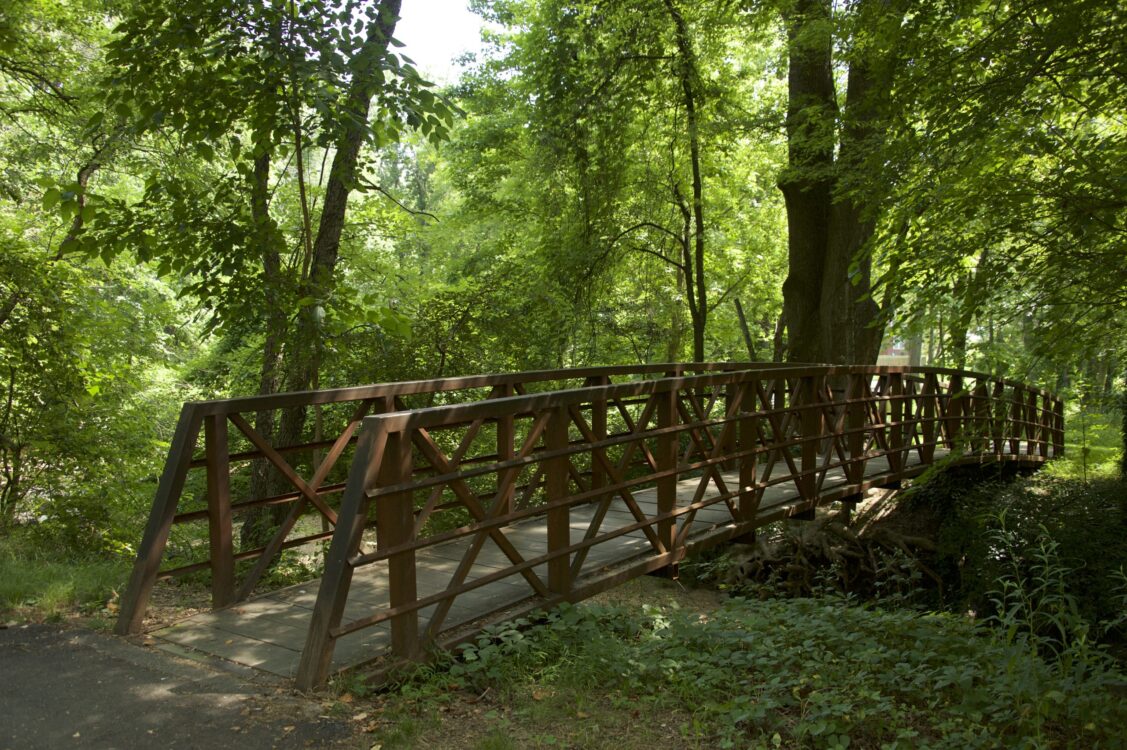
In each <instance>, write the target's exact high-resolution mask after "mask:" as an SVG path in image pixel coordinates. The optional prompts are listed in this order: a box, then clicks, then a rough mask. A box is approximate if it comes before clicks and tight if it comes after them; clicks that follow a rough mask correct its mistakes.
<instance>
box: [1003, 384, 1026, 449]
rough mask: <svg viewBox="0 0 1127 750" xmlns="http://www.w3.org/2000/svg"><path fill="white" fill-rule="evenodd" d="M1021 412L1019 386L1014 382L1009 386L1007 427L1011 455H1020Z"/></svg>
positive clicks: (1022, 410) (1022, 408)
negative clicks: (1008, 418) (1008, 419)
mask: <svg viewBox="0 0 1127 750" xmlns="http://www.w3.org/2000/svg"><path fill="white" fill-rule="evenodd" d="M1023 413H1024V407H1023V406H1022V395H1021V386H1020V385H1017V384H1016V383H1015V384H1014V385H1012V386H1010V421H1009V427H1008V428H1007V432H1008V433H1009V438H1010V454H1011V455H1013V456H1020V455H1021V415H1022V414H1023Z"/></svg>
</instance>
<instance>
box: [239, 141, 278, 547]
mask: <svg viewBox="0 0 1127 750" xmlns="http://www.w3.org/2000/svg"><path fill="white" fill-rule="evenodd" d="M270 163H271V155H270V153H269V152H267V153H263V154H262V155H260V156H258V157H257V158H256V159H255V160H254V177H253V181H252V183H251V202H250V204H251V220H252V222H253V224H254V234H255V242H256V243H257V245H258V247H259V248H261V253H262V272H263V283H264V291H265V295H264V298H265V301H266V304H265V316H266V320H265V331H264V334H263V343H262V360H261V363H260V366H259V375H258V393H259V394H260V395H266V394H271V393H277V392H278V390H279V387H280V385H281V371H280V370H281V364H282V362H281V359H282V342H283V341H285V339H286V329H287V320H286V314H285V307H284V306H282V305H278V304H270V302H269V301H270V300H271V299H276V298H277V297H278V296H279V295H281V294H282V292H283V290H282V261H281V254H280V244H281V238H280V235H279V233H278V227H277V224H275V222H274V220H273V218H272V217H271V216H270V203H269V199H270ZM254 429H255V431H256V432H257V433H258V434H259V435H261V436H262V437H263V438H265V439H266V441H267V442H268V443H272V442H273V439H274V430H275V418H274V411H273V410H270V409H264V410H262V411H259V412H257V413H256V414H255V417H254ZM286 483H287V482H286V479H285V478H284V477H282V476H281V475H280V474H279V473H278V472H277V470H275V469H274V468H273V467H272V466H271V465H270V463H269V462H268V461H266V460H264V459H258V460H256V461H253V462H252V463H251V474H250V496H251V497H252V498H256V499H260V498H264V497H270V496H271V495H276V494H278V493H280V492H283V491H285V489H286ZM288 510H289V508H288V507H286V506H284V505H275V506H270V507H267V508H256V509H254V510H252V511H250V512H249V513H247V515H246V517H245V520H244V522H243V526H242V530H241V532H240V535H239V536H240V540H241V542H242V545H243V547H244V548H253V547H260V546H262V545H263V544H265V543H266V542H267V541H268V540H269V536H270V531H271V530H272V529H273V528H274V527H275V526H277V525H278V524H279V523H281V521H282V519H283V518H285V515H286V513H287V512H288Z"/></svg>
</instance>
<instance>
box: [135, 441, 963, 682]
mask: <svg viewBox="0 0 1127 750" xmlns="http://www.w3.org/2000/svg"><path fill="white" fill-rule="evenodd" d="M946 452H947V451H945V450H943V449H942V448H940V449H937V450H936V458H939V457H940V456H942V455H944V454H946ZM923 469H924V466H923V465H922V464H921V463H920V460H919V457H918V456H917V455H916V454H915V452H914V451H913V452H911V453H909V455H908V461H907V465H906V466H905V471H904V472H901V473H900V474H899V476H894V475H893V474H892V473H891V472H890V470H889V466H888V462H887V460H886V459H884V458H880V457H874V458H871V459H869V461H868V462H867V464H866V475H865V479H866V483H867V484H869V485H871V486H879V485H880V484H882V483H887V482H891V481H893V480H895V479H898V478H899V477H903V476H905V475H912V474H915V473H919V472H921V471H922V470H923ZM724 479H725V481H726V482H728V483H729V484H731V485H733V486H734V485H736V484H737V483H738V480H739V475H738V472H727V473H725V474H724ZM698 483H699V480H698V479H695V478H691V479H685V480H682V481H681V482H680V483H679V484H678V506H679V507H681V506H683V505H687V504H689V503H691V502H692V496H693V493H694V491H695V490H696V488H697V485H698ZM843 485H845V475H844V473H843V471H842V470H841V469H834V470H830V471H829V472H828V473H827V475H826V478H825V480H824V482H823V484H822V493H821V494H822V495H824V496H829V497H832V496H833V495H834V492H833V490H834V489H835V488H839V487H841V486H843ZM710 487H712V490H713V493H712V495H711V496H712V497H715V496H716V492H715V486H714V485H710ZM708 497H709V496H708V495H706V496H705V499H707V498H708ZM635 498H636V500H637V502H638V504H639V506H640V507H641V508H642V510H643V512H645V513H646V515H647V516H653V515H654V514H655V513H656V491H655V490H653V489H650V490H641V491H639V492H637V493H635ZM802 505H803V504H802V502H801V500H800V498H799V496H798V493H797V490H796V489H795V485H794V483H793V482H786V483H783V484H778V485H775V486H772V487H768V488H767V489H766V491H765V492H764V495H763V499H762V501H761V504H760V507H759V511H758V514H757V516H756V523H755V525H756V526H761V525H764V524H766V523H769V522H771V521H774V520H777V519H779V518H783V517H786V516H787V515H789V514H790V513H791V512H793V511H794V510H795V509H796V508H800V506H802ZM594 512H595V507H594V505H593V504H587V505H581V506H577V507H574V508H572V510H571V518H570V527H571V538H572V542H573V543H575V542H579V541H581V540H582V539H583V536H584V534H585V533H586V531H587V529H588V527H589V526H590V524H591V520H592V517H593V515H594ZM684 518H685V516H681V517H680V519H679V520H680V521H682V522H683V520H684ZM633 522H634V518H633V516H631V515H630V512H629V510H628V509H627V508H626V506H625V504H624V503H623V502H622V500H620V499H616V500H615V501H614V503H613V504H612V506H611V509H610V511H609V512H608V514H607V517H606V518H605V519H604V521H603V523H602V528H603V529H604V530H609V529H612V528H616V527H619V526H625V525H628V524H630V523H633ZM733 529H734V524H733V523H732V516H731V513H730V512H729V510H728V507H727V506H726V505H725V504H724V503H716V504H714V505H710V506H708V507H706V508H703V509H701V510H700V511H699V512H698V513H697V514H696V518H695V520H694V522H693V528H692V530H691V532H690V534H689V537H688V544H689V546H690V547H693V548H696V549H703V548H707V547H710V546H713V545H715V544H718V543H720V542H722V541H724V540H726V539H729V538H730V537H731V536H732V531H733ZM504 533H505V535H506V536H507V537H508V539H509V540H510V541H511V542H512V543H513V545H514V546H515V547H516V548H517V550H518V551H519V552H520V554H521V555H522V556H523V557H524V558H525V559H529V558H533V557H536V556H538V555H543V554H544V552H545V551H546V549H547V521H546V519H545V518H544V517H543V516H538V517H534V518H530V519H527V520H525V521H523V522H519V523H516V524H513V525H512V526H509V527H506V528H505V529H504ZM468 544H469V539H468V538H462V539H458V540H454V541H451V542H448V543H446V544H440V545H436V546H434V547H429V548H425V549H423V550H420V551H419V554H418V557H417V561H416V566H417V571H418V572H417V585H418V597H419V598H420V599H421V598H423V597H425V596H427V595H430V594H434V593H437V592H439V591H442V590H443V589H445V587H446V586H448V585H449V583H450V579H451V575H452V573H453V571H454V570H455V568H456V567H457V566H458V563H459V561H460V560H461V559H462V556H463V554H464V552H465V550H466V548H467V546H468ZM652 551H653V550H652V548H651V547H650V545H649V543H648V541H647V540H646V537H645V534H644V533H643V532H642V531H641V530H637V531H633V532H630V533H627V534H624V535H622V536H618V537H615V538H613V539H609V540H607V541H604V542H602V543H600V544H598V545H595V546H594V547H593V548H591V551H590V554H589V556H588V561H589V562H588V563H587V564H586V565H585V569H586V570H589V571H592V573H588V574H587V576H588V577H589V576H591V575H597V574H605V573H606V572H607V571H608V570H611V569H614V568H617V567H621V566H624V565H626V564H628V563H631V562H637V561H639V560H643V559H645V557H647V556H648V555H650V554H652ZM510 565H511V563H510V562H509V560H508V558H506V557H505V555H504V554H503V553H502V551H501V549H500V548H499V547H497V546H496V545H495V544H494V543H493V542H492V541H489V542H487V543H486V546H485V547H484V548H483V549H482V550H481V552H480V554H479V555H478V556H477V558H476V562H475V564H474V567H473V569H472V571H471V573H470V574H469V576H468V579H470V580H472V579H474V578H478V577H481V576H484V575H488V574H489V573H492V572H495V571H497V570H500V569H503V568H507V567H510ZM545 568H546V565H541V566H540V567H539V568H537V569H536V572H537V573H538V574H540V575H541V576H544V575H546V573H545V570H544V569H545ZM319 583H320V579H317V580H313V581H309V582H307V583H303V584H299V585H296V586H290V587H288V588H284V589H280V590H278V591H274V592H271V593H269V594H264V595H261V596H258V597H255V598H252V599H249V600H247V601H244V602H242V603H240V604H237V605H235V606H232V607H229V608H227V609H221V610H217V611H213V612H207V613H202V614H198V615H195V616H193V617H190V618H188V619H185V620H183V621H181V622H178V623H176V624H174V625H171V626H169V627H166V628H163V629H160V630H157V631H154V632H153V633H152V635H153V636H155V637H156V638H157V639H160V641H161V642H163V644H160V645H162V647H165V648H171V649H176V648H177V647H185V646H186V647H189V648H192V649H196V650H198V651H201V652H204V653H207V654H211V655H214V656H218V657H221V658H224V659H227V660H230V661H233V662H236V663H239V664H243V665H247V666H251V667H255V668H257V669H261V670H264V671H266V672H271V673H274V674H277V675H282V676H285V677H292V676H294V674H295V673H296V671H297V666H298V661H299V659H300V657H301V650H302V648H303V647H304V646H305V641H306V634H307V631H308V628H309V623H310V619H311V617H312V612H313V606H314V602H315V601H316V599H317V591H318V586H319ZM577 584H580V585H581V584H582V579H580V580H579V581H577ZM533 599H534V592H533V591H532V589H531V587H530V586H529V585H528V583H526V582H525V580H524V579H523V578H522V577H520V576H519V575H514V576H510V577H507V578H503V579H501V580H498V581H495V582H493V583H490V584H487V585H484V586H481V587H480V588H477V589H473V590H471V591H468V592H466V593H464V594H462V595H460V596H459V597H458V598H457V599H456V600H455V602H454V605H453V607H452V609H451V611H450V614H449V616H448V617H447V619H446V625H448V626H451V625H459V624H465V623H473V622H474V621H478V620H481V619H482V618H483V617H484V616H486V615H488V614H490V613H494V612H496V611H498V610H499V609H503V608H506V607H509V606H517V605H520V604H522V603H525V602H531V601H532V600H533ZM387 606H388V576H387V566H386V563H384V562H381V563H377V564H375V565H370V566H367V567H363V568H359V569H358V570H357V571H356V573H355V576H354V577H353V579H352V584H351V589H350V591H349V595H348V602H347V606H346V609H345V613H344V618H345V620H346V621H347V620H350V619H358V618H360V617H364V616H366V615H369V614H371V613H372V612H374V611H377V610H379V609H384V608H387ZM433 611H434V605H432V606H430V607H427V608H424V609H422V610H420V612H419V620H420V625H421V626H424V627H425V624H426V622H427V620H428V619H429V617H430V615H431V614H432V612H433ZM390 642H391V636H390V630H389V628H388V626H387V623H383V624H381V625H379V626H376V627H372V628H368V629H366V630H363V631H359V632H356V633H352V634H350V635H347V636H344V637H343V638H341V639H340V640H339V641H338V643H337V646H336V649H335V652H334V658H333V665H332V669H333V671H334V672H336V671H341V670H344V669H347V668H349V667H353V666H356V665H357V664H360V663H362V662H366V661H369V660H371V659H373V658H374V657H378V656H380V655H381V653H382V652H384V651H385V650H386V649H387V647H388V646H389V645H390Z"/></svg>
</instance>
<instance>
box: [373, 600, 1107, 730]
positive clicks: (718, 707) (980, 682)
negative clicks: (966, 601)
mask: <svg viewBox="0 0 1127 750" xmlns="http://www.w3.org/2000/svg"><path fill="white" fill-rule="evenodd" d="M1011 615H1012V616H1013V617H1014V618H1020V617H1022V616H1023V615H1024V612H1023V611H1022V610H1020V609H1014V610H1012V611H1011ZM1005 633H1006V631H1005V630H1004V629H991V628H988V627H985V626H983V625H975V624H973V623H972V622H970V621H969V620H967V619H966V618H961V617H957V616H954V615H944V614H920V613H915V612H910V611H906V610H891V611H885V610H880V609H872V608H865V607H858V606H847V605H845V604H844V603H843V602H841V601H835V600H831V599H789V600H784V599H772V600H766V601H750V600H747V599H742V598H735V599H731V600H729V601H728V602H727V603H725V604H724V605H723V606H722V607H721V608H720V609H719V610H717V611H716V612H714V613H713V614H712V615H710V616H708V617H700V616H697V615H693V614H691V613H685V612H676V611H667V610H659V609H656V608H643V610H642V611H637V610H629V609H627V608H623V607H605V606H594V605H581V606H577V607H564V608H562V609H560V610H557V611H555V612H552V613H550V614H547V615H544V616H543V617H542V618H541V619H540V621H538V622H537V623H535V624H533V623H530V622H527V621H517V622H514V623H510V624H507V625H504V626H501V627H498V628H495V629H493V630H490V631H487V632H486V633H484V634H482V635H481V636H480V637H479V638H478V639H477V641H476V642H475V643H473V644H470V645H468V646H466V647H464V648H463V649H462V651H461V652H460V654H459V656H458V657H457V658H456V659H453V660H451V661H450V662H449V663H447V664H446V665H445V666H443V667H442V668H434V667H431V668H429V669H426V670H423V671H422V672H421V673H420V675H421V676H420V675H416V676H415V678H414V680H413V681H410V682H408V683H407V684H406V685H403V686H400V690H399V692H398V693H397V695H398V698H397V700H401V701H402V700H407V701H414V702H415V703H416V704H417V703H418V702H420V701H421V702H422V704H423V705H427V704H431V705H436V704H439V703H441V702H443V701H450V700H455V701H457V700H463V699H465V697H466V696H467V695H469V696H479V695H483V694H488V693H490V692H491V691H492V692H493V693H494V694H496V696H497V701H498V702H499V703H500V704H501V705H505V706H509V707H512V708H513V710H512V711H511V712H510V713H509V714H507V715H505V716H503V717H502V716H498V715H494V717H493V718H494V719H502V720H501V721H499V722H498V721H494V722H493V723H492V726H490V727H489V734H488V735H483V736H481V737H479V738H478V739H477V740H476V741H475V742H474V743H471V744H469V745H466V746H467V747H485V746H489V747H494V746H500V747H525V746H532V745H536V744H540V745H551V744H555V743H542V742H541V743H536V742H534V741H532V740H534V739H535V737H536V736H537V734H536V733H537V732H538V731H540V729H542V728H543V727H544V726H551V727H554V728H555V729H554V731H555V732H556V733H557V734H554V735H552V736H553V737H554V739H555V742H558V744H560V745H563V746H568V747H612V746H613V747H620V748H630V747H643V746H644V745H643V744H637V743H635V742H634V741H633V740H630V739H624V737H628V736H629V732H625V733H624V732H623V731H622V729H623V726H622V725H626V726H629V725H631V724H634V725H637V724H638V723H639V722H641V723H643V724H646V723H649V724H650V725H652V724H653V722H656V721H659V720H660V718H659V717H667V716H670V715H672V716H679V717H680V720H679V723H678V724H677V726H676V728H675V733H676V734H675V738H676V742H673V743H672V744H673V745H674V746H680V747H739V748H745V747H746V748H758V747H763V748H771V747H811V748H845V747H851V746H852V747H858V746H859V747H881V748H916V747H929V748H976V747H982V748H987V747H1050V746H1060V747H1066V746H1073V747H1085V748H1089V747H1121V746H1123V745H1122V727H1123V725H1124V722H1125V721H1127V704H1125V703H1124V701H1123V691H1124V689H1125V687H1127V678H1125V677H1124V675H1123V674H1121V673H1120V672H1119V671H1117V669H1116V668H1115V665H1114V663H1113V662H1112V660H1111V659H1110V658H1109V657H1108V656H1107V655H1106V654H1105V653H1104V652H1103V651H1102V650H1100V649H1099V648H1096V647H1089V648H1086V649H1083V650H1079V651H1070V652H1068V656H1069V657H1070V658H1066V652H1065V650H1061V649H1059V648H1049V649H1046V650H1038V649H1036V648H1032V649H1031V648H1030V643H1031V642H1040V639H1041V636H1040V635H1037V634H1036V633H1033V634H1028V635H1026V634H1024V633H1019V634H1014V635H1013V636H1012V637H1010V636H1007V635H1006V634H1005ZM1089 645H1090V644H1089ZM451 690H454V691H456V692H455V693H454V694H451ZM545 701H547V703H545ZM537 704H541V705H540V706H539V708H540V711H539V713H540V716H539V718H538V723H535V724H534V723H532V722H529V721H525V720H522V715H523V716H527V715H529V714H528V710H529V707H530V706H536V705H537ZM577 706H578V707H579V708H578V709H577ZM597 707H602V708H605V709H607V710H605V711H600V710H599V709H598V708H597ZM522 708H523V710H524V711H525V713H524V714H522ZM416 710H417V709H416ZM553 716H555V718H556V719H558V720H560V721H558V723H556V722H553V720H552V718H553ZM577 716H578V717H579V718H580V719H581V720H580V721H576V720H575V719H576V717H577ZM564 720H566V721H564ZM591 722H595V723H600V724H602V726H601V728H599V730H598V731H595V732H588V733H587V734H586V735H584V736H585V737H586V738H587V739H586V740H584V741H577V738H576V737H574V736H569V735H567V734H566V732H567V731H569V730H567V729H566V727H567V726H568V725H569V724H575V725H578V726H582V725H583V724H587V725H590V723H591ZM588 728H589V727H588ZM575 731H579V730H575ZM397 737H398V740H397V739H396V738H397ZM384 739H385V741H388V742H389V743H390V744H388V745H386V746H387V747H393V746H397V745H398V746H412V743H413V742H416V741H417V742H418V744H419V745H425V744H427V739H426V734H425V733H423V734H422V735H420V736H414V737H410V738H407V739H410V740H411V742H407V741H405V738H404V737H403V736H401V735H398V736H397V735H395V734H394V732H392V733H389V734H388V735H387V737H385V738H384ZM502 739H507V741H508V743H509V744H504V743H503V742H501V740H502ZM499 743H500V744H499Z"/></svg>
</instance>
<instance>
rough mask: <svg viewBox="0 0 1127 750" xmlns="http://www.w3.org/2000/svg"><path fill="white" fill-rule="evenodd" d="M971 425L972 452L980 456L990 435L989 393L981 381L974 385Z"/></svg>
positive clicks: (978, 380)
mask: <svg viewBox="0 0 1127 750" xmlns="http://www.w3.org/2000/svg"><path fill="white" fill-rule="evenodd" d="M971 419H972V420H973V421H972V425H973V427H972V428H971V435H973V436H974V452H975V454H976V455H981V454H982V453H984V452H985V451H986V448H987V444H988V438H987V436H988V435H989V434H990V391H988V390H987V388H986V383H985V382H984V381H983V380H982V379H981V378H979V379H977V380H976V381H975V384H974V398H973V406H972V416H971Z"/></svg>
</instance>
